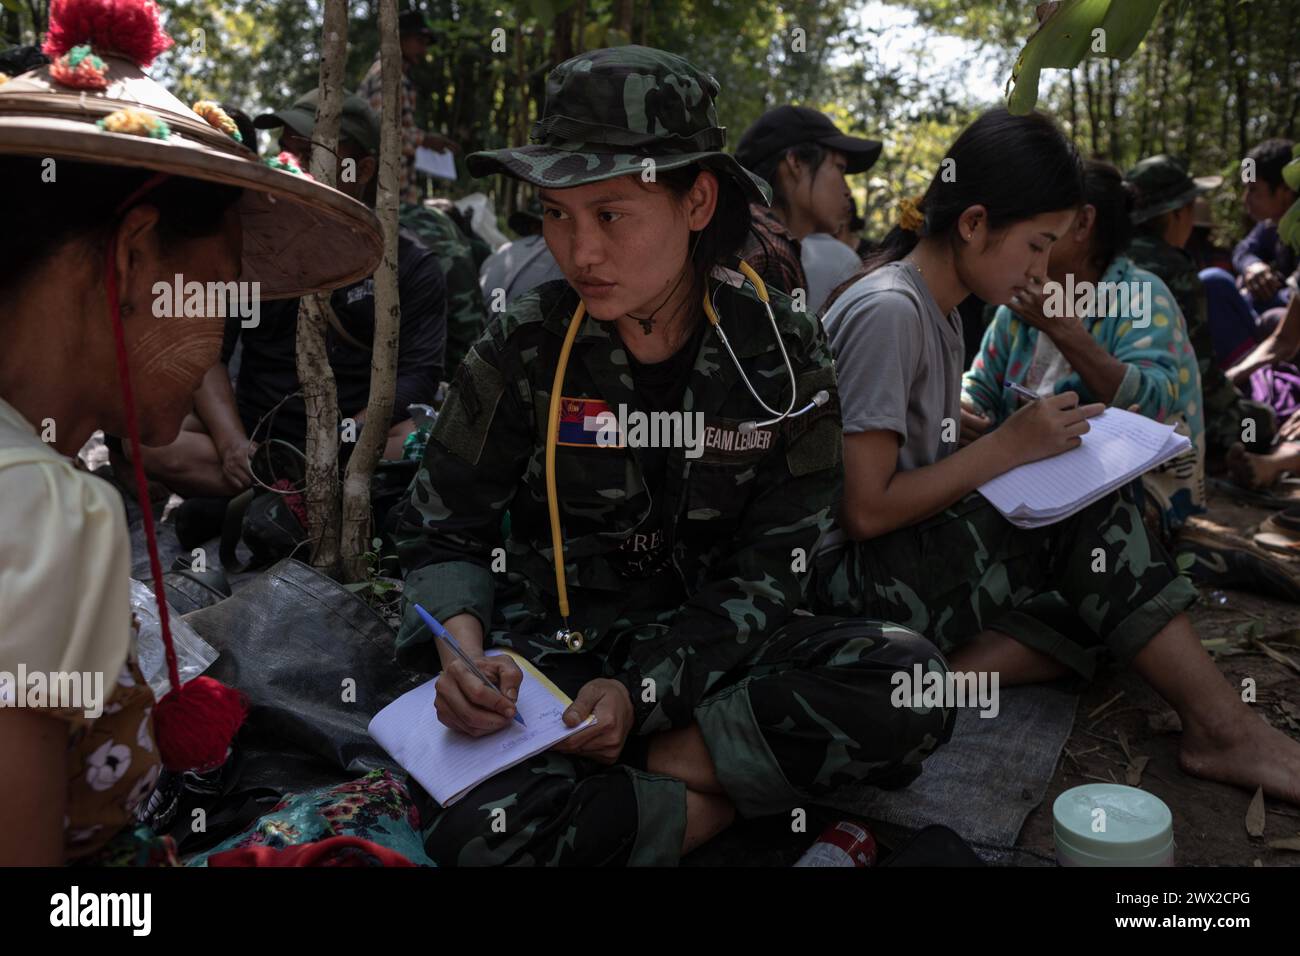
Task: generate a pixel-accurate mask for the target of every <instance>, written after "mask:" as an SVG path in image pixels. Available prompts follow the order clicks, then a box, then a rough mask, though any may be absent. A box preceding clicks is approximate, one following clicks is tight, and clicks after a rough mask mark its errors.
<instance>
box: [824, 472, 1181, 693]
mask: <svg viewBox="0 0 1300 956" xmlns="http://www.w3.org/2000/svg"><path fill="white" fill-rule="evenodd" d="M1139 496H1140V488H1138V487H1137V486H1136V483H1135V484H1130V485H1128V486H1126V487H1124V488H1122V489H1121V490H1120V491H1118V492H1116V493H1114V494H1111V495H1109V496H1107V497H1105V498H1102V499H1101V500H1100V501H1096V502H1094V503H1093V504H1091V505H1089V506H1088V507H1087V508H1085V509H1083V510H1082V511H1080V512H1078V513H1076V514H1074V515H1072V516H1071V517H1069V518H1067V519H1065V520H1064V521H1059V522H1057V523H1056V524H1052V525H1048V526H1046V527H1042V528H1034V529H1023V528H1017V527H1016V526H1015V525H1013V524H1011V523H1010V522H1009V521H1007V520H1006V519H1005V518H1003V517H1002V515H1001V514H1000V513H999V512H998V511H997V509H995V508H994V507H993V506H992V505H991V504H989V502H988V501H987V499H985V498H984V497H983V496H982V495H980V494H979V493H978V492H972V493H971V494H969V495H967V496H966V497H965V498H963V499H962V500H961V501H959V502H957V503H956V504H954V505H953V506H952V507H950V508H948V509H946V510H944V511H943V512H941V513H939V514H937V515H935V516H934V517H932V518H929V519H927V520H925V521H922V522H919V523H918V524H916V525H912V526H910V527H907V528H900V529H898V530H897V531H893V532H890V533H889V534H886V535H881V536H880V537H878V538H872V539H870V540H868V541H857V542H852V541H851V542H848V543H847V544H846V545H844V546H843V547H842V548H836V549H833V550H828V551H824V552H822V553H821V554H819V555H818V556H817V559H816V562H815V567H814V576H813V586H812V590H811V594H812V595H813V604H814V607H815V609H816V610H818V611H820V612H823V613H827V614H851V615H863V616H867V617H878V618H881V619H885V620H890V621H895V622H897V623H899V624H902V625H904V626H906V627H908V628H911V629H912V630H915V631H918V632H920V633H922V634H924V635H925V636H926V637H928V638H930V640H932V641H934V642H935V643H936V644H937V645H938V646H939V648H940V649H941V650H943V651H944V652H945V653H950V652H951V651H952V650H954V649H955V648H957V647H960V646H961V645H962V644H964V643H966V642H968V641H970V640H971V639H972V638H974V637H975V636H976V635H977V634H979V633H980V632H981V631H983V630H994V631H999V632H1001V633H1003V634H1007V635H1009V636H1011V637H1013V638H1015V639H1016V640H1018V641H1020V642H1021V643H1023V644H1026V645H1028V646H1029V647H1031V648H1034V649H1035V650H1038V651H1040V652H1042V653H1044V654H1046V655H1048V656H1049V657H1052V658H1053V659H1055V660H1057V661H1060V662H1061V663H1063V664H1065V665H1066V666H1067V667H1069V668H1070V669H1071V670H1073V671H1074V672H1076V673H1078V674H1080V675H1082V676H1083V677H1085V678H1091V677H1092V675H1093V673H1094V671H1095V668H1096V664H1097V658H1098V656H1099V655H1100V653H1101V652H1102V651H1103V650H1105V651H1107V652H1109V653H1110V654H1111V655H1112V657H1113V658H1114V659H1115V660H1116V661H1117V662H1118V663H1120V664H1125V665H1126V664H1128V663H1129V662H1130V661H1131V660H1132V659H1133V658H1134V657H1135V656H1136V655H1137V654H1138V652H1139V651H1141V650H1142V648H1143V647H1145V646H1146V644H1147V642H1148V641H1150V640H1151V638H1153V637H1154V636H1155V635H1156V634H1157V633H1159V632H1160V630H1161V629H1162V628H1163V627H1164V626H1165V625H1166V624H1168V623H1169V622H1170V621H1171V620H1173V618H1174V617H1176V616H1177V615H1178V614H1179V613H1180V612H1182V611H1183V610H1185V609H1186V608H1187V607H1189V606H1191V604H1192V603H1193V602H1194V601H1195V600H1196V597H1197V594H1196V588H1195V587H1194V586H1193V585H1192V583H1191V582H1190V581H1189V580H1188V579H1187V578H1186V577H1183V576H1182V575H1180V574H1179V572H1178V568H1177V566H1176V565H1175V564H1174V562H1173V561H1172V560H1171V559H1170V558H1169V555H1168V553H1167V552H1166V551H1165V549H1164V547H1163V546H1162V545H1161V544H1160V542H1159V541H1158V540H1157V539H1156V538H1155V537H1154V536H1153V535H1152V534H1151V532H1150V531H1149V530H1148V529H1147V526H1146V525H1145V524H1144V522H1143V521H1142V512H1141V507H1140V505H1139V504H1138V500H1137V499H1138V497H1139Z"/></svg>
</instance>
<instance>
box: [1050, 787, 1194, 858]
mask: <svg viewBox="0 0 1300 956" xmlns="http://www.w3.org/2000/svg"><path fill="white" fill-rule="evenodd" d="M1173 819H1174V818H1173V814H1172V813H1170V811H1169V807H1168V806H1167V805H1166V804H1165V802H1164V801H1163V800H1161V799H1160V798H1159V797H1156V796H1153V795H1152V794H1149V793H1147V792H1146V791H1145V790H1139V789H1137V788H1136V787H1126V786H1124V785H1123V784H1118V783H1088V784H1084V785H1083V786H1081V787H1072V788H1071V789H1069V790H1066V791H1065V792H1064V793H1062V794H1061V795H1060V796H1059V797H1057V798H1056V801H1055V802H1054V803H1053V804H1052V821H1053V822H1052V831H1053V835H1054V837H1055V842H1056V860H1057V862H1058V863H1059V864H1060V865H1061V866H1173V865H1174V828H1173Z"/></svg>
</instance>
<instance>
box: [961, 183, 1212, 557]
mask: <svg viewBox="0 0 1300 956" xmlns="http://www.w3.org/2000/svg"><path fill="white" fill-rule="evenodd" d="M1129 208H1130V198H1129V192H1128V190H1127V188H1126V187H1125V185H1124V182H1123V179H1122V177H1121V175H1120V172H1119V170H1118V169H1116V168H1115V167H1113V166H1111V165H1110V164H1108V163H1101V162H1095V161H1094V162H1088V163H1085V165H1084V205H1083V206H1081V207H1080V209H1079V211H1078V213H1077V214H1076V215H1075V218H1074V222H1073V223H1072V224H1071V225H1070V228H1069V229H1068V230H1067V231H1066V233H1065V234H1064V235H1063V236H1062V237H1061V238H1060V239H1058V240H1057V241H1056V243H1055V244H1054V245H1053V246H1052V253H1051V257H1050V258H1049V260H1048V276H1049V282H1048V283H1047V284H1046V286H1045V287H1030V288H1027V289H1026V290H1025V291H1023V292H1021V293H1019V294H1018V296H1017V300H1016V301H1015V302H1014V303H1013V304H1012V305H1011V306H1006V305H1002V306H999V307H998V310H997V314H996V315H995V316H994V317H993V321H992V322H991V323H990V324H989V327H988V329H987V330H986V331H985V333H984V341H983V343H982V345H981V346H980V352H979V355H977V356H976V357H975V359H974V361H973V362H972V363H971V367H970V370H969V371H968V372H967V373H966V374H965V376H964V377H963V379H962V404H963V406H964V411H965V413H966V414H964V415H963V431H964V432H965V434H966V437H971V436H973V435H975V434H981V433H983V432H984V431H986V430H987V429H988V428H989V427H992V426H994V425H998V424H1001V423H1002V422H1003V421H1005V420H1006V419H1007V418H1008V417H1010V416H1011V415H1012V414H1013V413H1014V412H1015V411H1016V409H1017V408H1019V407H1020V406H1021V404H1023V401H1024V399H1022V398H1021V397H1020V396H1019V395H1017V393H1016V392H1015V391H1013V390H1012V389H1010V388H1007V387H1006V385H1007V384H1009V383H1012V382H1014V383H1016V384H1017V385H1020V386H1022V387H1024V388H1027V389H1029V391H1031V392H1034V393H1036V394H1038V395H1043V396H1047V395H1059V394H1061V393H1062V392H1076V393H1078V395H1079V401H1080V402H1081V403H1089V402H1102V403H1104V404H1106V405H1112V406H1117V407H1120V408H1133V410H1134V411H1137V412H1140V413H1141V414H1143V415H1146V416H1147V417H1149V418H1153V419H1155V420H1156V421H1158V422H1167V423H1169V424H1171V425H1174V426H1175V427H1176V429H1177V431H1178V433H1179V434H1181V435H1186V436H1187V437H1188V438H1189V439H1191V442H1192V448H1191V449H1190V450H1188V451H1187V452H1186V453H1184V454H1182V455H1180V456H1178V457H1177V458H1174V459H1172V460H1171V461H1168V462H1166V463H1165V464H1164V465H1162V466H1161V467H1159V468H1157V469H1155V470H1154V471H1151V472H1149V473H1148V474H1147V475H1145V476H1144V477H1143V479H1142V485H1143V488H1144V489H1145V491H1146V492H1147V493H1148V495H1149V496H1150V498H1151V502H1150V505H1151V507H1149V508H1148V509H1147V511H1148V518H1150V517H1151V516H1152V515H1153V514H1154V515H1155V516H1156V517H1157V520H1156V522H1155V524H1154V526H1153V527H1154V530H1156V531H1158V532H1161V533H1162V534H1163V535H1164V536H1165V538H1166V539H1167V538H1168V536H1169V535H1170V534H1171V533H1172V532H1173V531H1176V530H1177V529H1178V528H1180V527H1181V526H1182V525H1183V523H1184V522H1186V520H1187V518H1188V517H1189V516H1191V515H1194V514H1198V513H1200V512H1202V511H1204V510H1205V434H1204V433H1205V427H1204V421H1203V417H1202V409H1201V378H1200V371H1199V369H1198V367H1197V364H1196V354H1195V352H1193V350H1192V345H1191V341H1190V340H1189V339H1188V337H1187V326H1186V323H1185V322H1184V321H1183V316H1182V313H1181V312H1180V311H1179V309H1178V305H1177V303H1176V302H1175V301H1174V296H1173V294H1172V293H1171V292H1170V291H1169V289H1168V287H1167V286H1166V285H1165V284H1164V282H1162V281H1161V280H1160V279H1159V278H1157V277H1156V276H1155V275H1153V274H1152V273H1150V272H1146V271H1144V270H1142V269H1139V268H1137V266H1135V265H1134V264H1133V262H1132V260H1131V259H1128V258H1126V257H1125V256H1121V255H1118V250H1120V249H1122V248H1123V247H1124V246H1125V245H1126V244H1127V242H1128V240H1129V238H1130V237H1131V235H1132V226H1131V224H1130V219H1129ZM1052 283H1059V286H1060V287H1059V289H1054V288H1053V287H1052ZM1103 289H1112V290H1115V291H1116V292H1117V294H1118V295H1119V299H1118V300H1117V304H1116V303H1114V302H1112V303H1108V305H1109V306H1110V307H1107V308H1103V307H1099V306H1100V304H1101V296H1100V292H1099V290H1103ZM1049 292H1050V293H1052V294H1053V295H1052V296H1050V297H1049V295H1048V294H1047V293H1049ZM1071 292H1074V294H1073V295H1071V294H1070V293H1071ZM1081 295H1091V296H1092V300H1093V302H1094V305H1093V306H1091V307H1089V306H1088V304H1087V299H1086V298H1084V299H1081V298H1080V296H1081ZM1107 296H1109V292H1108V293H1107ZM1053 300H1055V301H1053ZM1081 301H1082V303H1083V306H1084V311H1085V312H1088V313H1090V314H1086V315H1085V314H1077V313H1078V312H1079V309H1078V308H1077V306H1078V305H1079V304H1080V302H1081ZM1058 305H1060V306H1063V308H1058ZM1049 312H1050V313H1051V314H1050V315H1049V314H1048V313H1049ZM1151 523H1152V522H1151V521H1150V520H1149V521H1148V524H1151Z"/></svg>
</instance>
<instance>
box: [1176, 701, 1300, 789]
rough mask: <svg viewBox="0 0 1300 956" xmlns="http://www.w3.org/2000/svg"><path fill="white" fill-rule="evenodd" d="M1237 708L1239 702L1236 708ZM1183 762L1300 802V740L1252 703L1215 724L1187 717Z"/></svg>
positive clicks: (1194, 771) (1195, 771) (1212, 776)
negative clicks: (1269, 720) (1267, 718)
mask: <svg viewBox="0 0 1300 956" xmlns="http://www.w3.org/2000/svg"><path fill="white" fill-rule="evenodd" d="M1234 710H1235V708H1234ZM1178 763H1179V765H1180V766H1181V767H1182V768H1183V770H1185V771H1186V772H1187V773H1190V774H1191V775H1192V776H1194V777H1203V778H1205V779H1206V780H1217V781H1219V782H1220V783H1230V784H1233V785H1235V786H1238V787H1244V788H1245V789H1247V790H1254V789H1255V788H1256V787H1261V786H1262V787H1263V788H1264V793H1266V794H1268V795H1269V796H1270V797H1275V798H1277V799H1278V800H1285V801H1286V802H1287V803H1294V804H1300V742H1297V741H1295V740H1293V739H1292V738H1291V737H1288V736H1287V735H1286V734H1284V733H1282V731H1280V730H1278V729H1277V728H1275V727H1272V726H1271V725H1269V724H1268V723H1267V722H1266V721H1264V720H1263V719H1262V718H1261V717H1260V716H1259V715H1258V714H1256V713H1254V712H1253V711H1251V710H1250V709H1249V708H1248V707H1246V705H1244V704H1243V705H1241V710H1240V712H1239V716H1234V718H1233V719H1232V720H1231V721H1229V722H1228V723H1226V724H1220V725H1218V726H1216V727H1214V728H1213V729H1209V728H1206V727H1204V726H1202V725H1200V724H1199V723H1197V722H1196V721H1195V720H1192V721H1188V720H1186V719H1185V720H1184V721H1183V738H1182V742H1181V743H1180V745H1179V748H1178Z"/></svg>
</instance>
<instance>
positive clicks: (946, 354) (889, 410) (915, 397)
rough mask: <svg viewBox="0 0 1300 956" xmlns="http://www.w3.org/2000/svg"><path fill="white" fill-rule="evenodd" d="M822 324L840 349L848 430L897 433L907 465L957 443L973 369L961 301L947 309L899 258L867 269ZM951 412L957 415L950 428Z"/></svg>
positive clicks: (925, 461) (903, 466) (838, 371)
mask: <svg viewBox="0 0 1300 956" xmlns="http://www.w3.org/2000/svg"><path fill="white" fill-rule="evenodd" d="M822 324H823V325H824V326H825V327H826V334H827V336H828V337H829V339H830V344H831V351H832V352H833V353H834V355H835V377H836V380H837V382H838V384H839V393H840V405H841V407H842V409H843V413H844V432H845V434H848V435H852V434H856V433H858V432H869V431H892V432H895V433H897V434H898V436H899V437H900V438H901V439H902V445H901V446H900V447H899V449H898V467H899V469H900V470H903V471H907V470H910V469H913V468H921V467H923V466H925V465H932V464H934V463H935V462H936V461H938V460H939V459H940V458H943V457H945V456H946V455H950V454H952V452H954V451H956V450H957V438H958V435H959V432H960V427H961V376H962V372H963V371H965V368H964V361H963V360H964V350H963V342H962V332H961V317H960V315H959V314H958V312H957V310H956V309H953V310H952V312H951V313H949V314H948V315H947V316H944V315H943V314H942V313H941V312H940V311H939V305H938V303H937V302H935V301H934V297H933V296H932V295H931V294H930V290H929V289H928V288H927V287H926V285H925V282H924V280H923V279H922V278H921V274H920V272H918V271H917V269H916V267H915V266H913V265H911V264H910V263H906V262H901V261H900V262H891V263H889V264H888V265H885V266H881V267H880V268H879V269H876V270H875V271H874V272H872V273H871V274H870V275H866V276H863V277H862V278H861V279H859V280H858V281H857V282H855V283H853V285H851V286H849V287H848V288H847V289H845V290H844V293H843V294H842V295H841V296H840V297H839V298H838V299H837V300H836V301H835V304H834V305H833V306H832V307H831V308H830V310H829V311H828V312H827V313H826V315H825V316H823V317H822ZM945 419H951V420H952V421H951V423H950V425H949V427H947V428H945V427H944V420H945ZM945 438H951V441H950V442H945V441H944V439H945Z"/></svg>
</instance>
